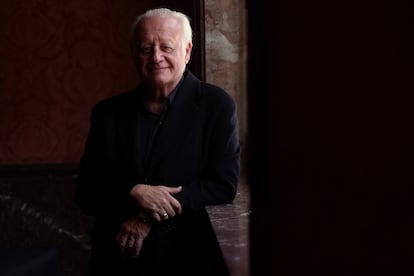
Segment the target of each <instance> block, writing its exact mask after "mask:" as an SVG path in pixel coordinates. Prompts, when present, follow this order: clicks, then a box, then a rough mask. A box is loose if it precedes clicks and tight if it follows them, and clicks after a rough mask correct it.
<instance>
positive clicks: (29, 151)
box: [0, 0, 166, 164]
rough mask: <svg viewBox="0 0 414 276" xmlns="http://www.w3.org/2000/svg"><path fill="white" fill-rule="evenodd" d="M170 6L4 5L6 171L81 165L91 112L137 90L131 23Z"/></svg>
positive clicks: (0, 57)
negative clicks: (107, 100) (111, 98)
mask: <svg viewBox="0 0 414 276" xmlns="http://www.w3.org/2000/svg"><path fill="white" fill-rule="evenodd" d="M163 2H166V1H146V2H143V1H136V0H14V1H7V2H3V3H2V9H0V164H39V163H41V164H47V163H77V162H78V161H79V158H80V155H81V153H82V151H83V146H84V142H85V139H86V135H87V132H88V128H89V116H90V110H91V107H92V106H93V105H94V104H95V103H96V102H97V101H98V100H100V99H102V98H105V97H107V96H110V95H113V94H118V93H120V92H122V91H125V90H128V89H130V88H132V87H134V86H135V85H136V84H137V82H138V80H137V76H136V71H135V68H134V65H133V63H132V58H131V56H130V49H129V26H130V24H131V22H132V19H133V18H134V16H135V15H136V14H138V13H141V12H142V11H144V10H145V9H146V8H149V7H152V6H155V5H159V4H160V3H163Z"/></svg>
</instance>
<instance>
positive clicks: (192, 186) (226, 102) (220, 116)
mask: <svg viewBox="0 0 414 276" xmlns="http://www.w3.org/2000/svg"><path fill="white" fill-rule="evenodd" d="M208 92H210V91H207V93H208ZM223 93H224V91H223ZM222 95H225V97H221V98H220V101H219V102H218V103H215V104H214V105H215V106H218V107H219V109H218V112H216V113H215V114H214V118H212V121H213V126H212V128H211V133H210V134H209V135H208V136H209V137H210V138H209V142H208V145H207V147H208V158H207V164H206V166H205V168H204V170H203V172H202V174H201V175H200V177H199V178H196V179H192V180H190V181H189V183H188V184H187V185H184V186H183V190H182V191H181V192H180V193H178V194H176V195H175V196H176V198H177V199H178V200H179V202H180V203H181V205H182V206H183V208H184V210H185V209H190V210H191V209H192V210H196V209H200V208H203V207H205V206H207V205H217V204H227V203H231V202H232V201H233V200H234V198H235V196H236V192H237V186H238V182H239V178H240V151H241V148H240V143H239V137H238V120H237V113H236V105H235V103H234V101H233V99H232V98H231V97H230V96H229V95H228V94H227V93H226V94H222ZM206 113H211V112H209V110H208V109H207V110H206Z"/></svg>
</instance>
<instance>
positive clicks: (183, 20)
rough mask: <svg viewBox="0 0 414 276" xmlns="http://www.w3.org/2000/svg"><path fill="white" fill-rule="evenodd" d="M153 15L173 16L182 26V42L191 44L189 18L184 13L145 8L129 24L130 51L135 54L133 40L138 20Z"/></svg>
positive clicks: (135, 45) (165, 9)
mask: <svg viewBox="0 0 414 276" xmlns="http://www.w3.org/2000/svg"><path fill="white" fill-rule="evenodd" d="M154 16H158V17H164V18H166V17H167V18H168V17H172V18H175V19H176V20H177V21H178V22H179V23H180V24H181V26H182V29H183V42H184V45H187V44H188V43H191V44H192V41H193V31H192V29H191V24H190V18H189V17H188V16H187V15H185V14H184V13H182V12H178V11H173V10H170V9H167V8H157V9H150V10H147V11H146V12H145V13H143V14H141V15H138V16H137V17H136V18H135V20H134V22H133V23H132V26H131V44H132V45H131V46H132V52H133V54H134V56H135V54H136V50H137V49H136V48H137V44H136V41H135V35H136V29H137V26H138V24H139V22H141V20H142V19H144V18H148V17H154Z"/></svg>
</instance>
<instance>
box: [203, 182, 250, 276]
mask: <svg viewBox="0 0 414 276" xmlns="http://www.w3.org/2000/svg"><path fill="white" fill-rule="evenodd" d="M249 203H250V192H249V187H248V186H247V183H246V181H245V180H242V181H241V183H240V184H239V187H238V191H237V195H236V198H235V200H234V202H233V204H226V205H216V206H208V207H207V213H208V215H209V217H210V221H211V224H212V226H213V229H214V232H215V234H216V237H217V240H218V243H219V245H220V248H221V250H222V253H223V256H224V260H225V262H226V264H227V267H228V270H229V273H230V276H236V275H237V276H248V275H249V218H250V208H249V207H250V206H249Z"/></svg>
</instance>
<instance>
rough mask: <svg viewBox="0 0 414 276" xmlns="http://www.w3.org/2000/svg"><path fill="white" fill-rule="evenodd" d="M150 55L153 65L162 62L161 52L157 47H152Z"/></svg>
mask: <svg viewBox="0 0 414 276" xmlns="http://www.w3.org/2000/svg"><path fill="white" fill-rule="evenodd" d="M152 54H153V56H152V58H153V60H154V62H155V63H159V62H161V61H162V59H163V54H162V51H161V49H160V48H159V47H154V49H153V53H152Z"/></svg>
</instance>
